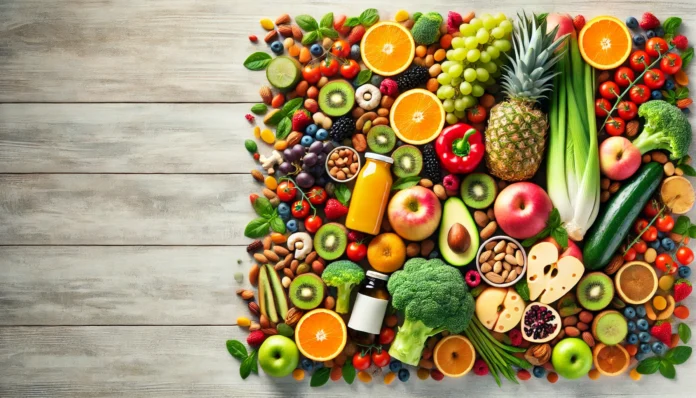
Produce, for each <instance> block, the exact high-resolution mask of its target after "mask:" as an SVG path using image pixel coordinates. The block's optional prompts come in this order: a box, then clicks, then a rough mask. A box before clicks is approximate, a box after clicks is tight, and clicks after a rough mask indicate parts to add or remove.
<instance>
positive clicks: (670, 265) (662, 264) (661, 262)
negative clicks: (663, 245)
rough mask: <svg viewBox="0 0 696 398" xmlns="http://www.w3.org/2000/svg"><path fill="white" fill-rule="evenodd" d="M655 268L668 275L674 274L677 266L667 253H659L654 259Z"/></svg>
mask: <svg viewBox="0 0 696 398" xmlns="http://www.w3.org/2000/svg"><path fill="white" fill-rule="evenodd" d="M655 267H657V269H659V270H660V271H662V272H667V273H669V274H674V273H675V272H677V266H676V265H675V264H674V261H673V260H672V256H670V255H669V254H667V253H660V254H658V255H657V258H656V259H655Z"/></svg>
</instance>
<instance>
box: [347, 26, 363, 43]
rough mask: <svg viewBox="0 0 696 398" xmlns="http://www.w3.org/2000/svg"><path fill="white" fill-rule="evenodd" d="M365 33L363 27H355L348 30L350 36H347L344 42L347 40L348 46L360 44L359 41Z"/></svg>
mask: <svg viewBox="0 0 696 398" xmlns="http://www.w3.org/2000/svg"><path fill="white" fill-rule="evenodd" d="M365 31H366V30H365V27H364V26H362V25H357V26H355V27H353V29H351V30H350V34H349V35H348V37H347V38H346V40H348V43H350V44H357V43H360V40H362V37H363V36H364V35H365Z"/></svg>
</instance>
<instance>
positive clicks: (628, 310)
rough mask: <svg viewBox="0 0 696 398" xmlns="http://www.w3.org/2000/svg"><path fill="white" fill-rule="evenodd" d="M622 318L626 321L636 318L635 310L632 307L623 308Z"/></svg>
mask: <svg viewBox="0 0 696 398" xmlns="http://www.w3.org/2000/svg"><path fill="white" fill-rule="evenodd" d="M624 316H625V317H626V318H628V319H632V318H635V316H636V310H635V308H633V307H626V308H624Z"/></svg>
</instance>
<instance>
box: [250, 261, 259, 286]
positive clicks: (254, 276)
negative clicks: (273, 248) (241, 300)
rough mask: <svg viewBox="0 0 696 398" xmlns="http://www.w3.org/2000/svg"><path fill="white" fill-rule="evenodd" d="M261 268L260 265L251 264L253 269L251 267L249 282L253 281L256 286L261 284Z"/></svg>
mask: <svg viewBox="0 0 696 398" xmlns="http://www.w3.org/2000/svg"><path fill="white" fill-rule="evenodd" d="M260 270H261V269H260V268H259V265H258V264H256V263H254V264H252V265H251V269H249V283H251V284H252V285H253V286H256V285H258V284H259V271H260Z"/></svg>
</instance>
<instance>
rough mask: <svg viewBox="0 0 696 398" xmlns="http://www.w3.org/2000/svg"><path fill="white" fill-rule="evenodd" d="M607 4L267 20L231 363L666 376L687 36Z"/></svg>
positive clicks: (393, 373)
mask: <svg viewBox="0 0 696 398" xmlns="http://www.w3.org/2000/svg"><path fill="white" fill-rule="evenodd" d="M316 17H318V16H316ZM620 17H621V18H625V19H623V20H622V19H619V18H617V17H614V16H608V15H606V16H599V17H596V18H592V19H589V20H585V18H584V17H583V16H582V15H576V16H570V15H567V14H534V15H532V14H528V13H525V12H523V11H520V13H519V14H518V15H504V14H502V13H498V14H495V15H491V14H476V13H474V12H469V13H459V12H455V11H450V12H449V13H447V15H442V14H440V13H437V12H425V13H421V12H415V13H410V12H408V11H406V10H399V11H398V12H396V13H395V14H394V15H389V17H388V18H386V14H385V13H382V14H381V17H380V12H379V11H378V10H376V9H367V10H365V11H363V12H362V13H360V14H359V15H357V16H346V15H334V13H327V14H326V15H324V16H322V17H321V18H315V16H310V15H296V16H290V15H288V14H283V15H281V16H279V17H277V18H275V19H272V18H262V19H261V20H260V25H261V26H260V28H259V32H257V33H259V36H257V35H255V34H252V35H250V36H249V40H250V42H252V43H254V44H255V46H257V47H258V51H257V52H254V53H253V54H250V55H249V56H248V58H247V59H246V60H245V61H244V66H245V67H246V68H247V69H249V70H251V71H258V72H257V73H264V72H265V77H266V80H267V83H265V84H264V85H262V86H261V87H260V88H259V96H260V98H259V103H258V104H255V105H253V106H252V107H251V109H250V113H249V114H247V115H245V117H246V119H247V120H248V121H249V139H248V140H246V142H245V149H246V151H248V153H249V156H253V157H254V159H255V160H256V161H257V162H258V168H256V169H254V170H252V171H251V177H250V178H253V179H255V180H256V181H258V183H259V185H258V190H257V192H253V193H250V196H249V200H250V205H251V206H250V209H249V211H250V213H251V212H253V213H255V215H254V216H253V217H250V221H249V223H248V224H247V226H246V228H245V231H244V234H245V235H246V236H247V237H248V238H250V240H251V243H250V244H249V246H248V247H247V252H248V253H249V255H250V259H251V261H252V265H251V268H250V270H249V273H248V282H249V283H250V284H251V285H252V286H253V287H254V288H253V289H240V290H238V292H237V293H238V295H239V296H240V297H239V299H240V300H245V301H246V302H247V303H248V309H249V311H248V313H244V314H238V318H237V323H236V324H237V327H239V328H242V329H244V330H246V331H248V337H247V339H246V341H237V340H228V341H227V349H228V351H229V353H230V354H231V355H232V356H233V357H234V358H236V359H237V360H238V361H239V372H240V375H241V377H242V378H247V377H254V376H253V374H258V373H259V372H263V373H265V374H267V375H269V376H272V377H292V378H294V379H295V380H297V381H298V382H304V383H307V382H308V383H309V384H310V385H311V386H312V387H320V386H322V385H324V384H326V383H328V382H329V380H331V381H332V382H337V383H347V384H352V383H354V382H355V379H356V378H357V379H358V380H359V381H360V382H362V383H371V382H372V383H385V384H392V383H406V382H418V380H411V379H412V376H415V377H413V379H419V380H426V379H433V380H437V381H440V380H443V379H444V378H445V377H448V378H459V377H487V378H490V380H491V382H492V383H493V382H494V383H497V384H498V385H502V383H519V382H520V381H526V380H529V379H531V378H532V377H534V378H538V379H543V382H549V383H555V382H556V381H557V380H558V379H559V378H565V379H580V380H582V379H584V378H590V379H592V380H596V379H598V378H605V377H630V378H632V379H634V380H639V379H641V377H645V376H647V375H652V376H651V377H665V378H668V379H674V378H676V377H677V374H678V373H679V365H681V364H683V363H684V362H686V361H687V360H688V359H689V357H690V355H691V352H692V349H691V347H690V346H688V343H689V340H690V338H691V330H690V329H689V326H688V325H687V324H686V323H684V320H685V319H687V318H688V317H689V308H688V307H687V306H686V305H685V304H684V303H683V300H684V299H686V298H687V297H689V295H690V294H691V292H692V284H691V282H690V277H691V268H690V266H691V265H692V262H693V260H694V254H693V252H692V250H691V249H690V248H689V240H690V239H693V238H696V224H692V222H691V220H690V219H689V218H688V217H687V216H686V215H685V214H687V213H688V212H689V210H691V208H692V207H693V205H694V201H695V199H696V196H695V194H694V189H693V186H692V183H691V181H690V180H689V177H694V176H696V170H694V168H693V167H692V166H691V158H690V156H689V154H688V151H689V147H690V145H691V141H692V129H691V125H690V123H689V120H688V115H689V112H690V106H691V104H692V100H691V98H690V94H689V88H688V85H689V75H688V70H689V64H690V63H691V61H692V58H693V47H692V46H691V45H690V44H689V40H688V38H687V37H685V36H684V35H682V34H681V33H680V31H681V30H682V29H681V24H682V21H681V19H680V18H678V17H674V16H671V17H670V16H661V15H660V16H658V15H655V14H652V13H650V12H645V13H643V14H642V15H639V16H637V17H633V16H628V17H626V16H620ZM240 117H241V116H240ZM252 134H253V136H252ZM241 150H242V149H241V148H240V151H241ZM244 277H245V275H242V274H238V275H236V278H237V279H238V281H240V282H241V281H242V280H243V279H244ZM682 377H683V376H682Z"/></svg>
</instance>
